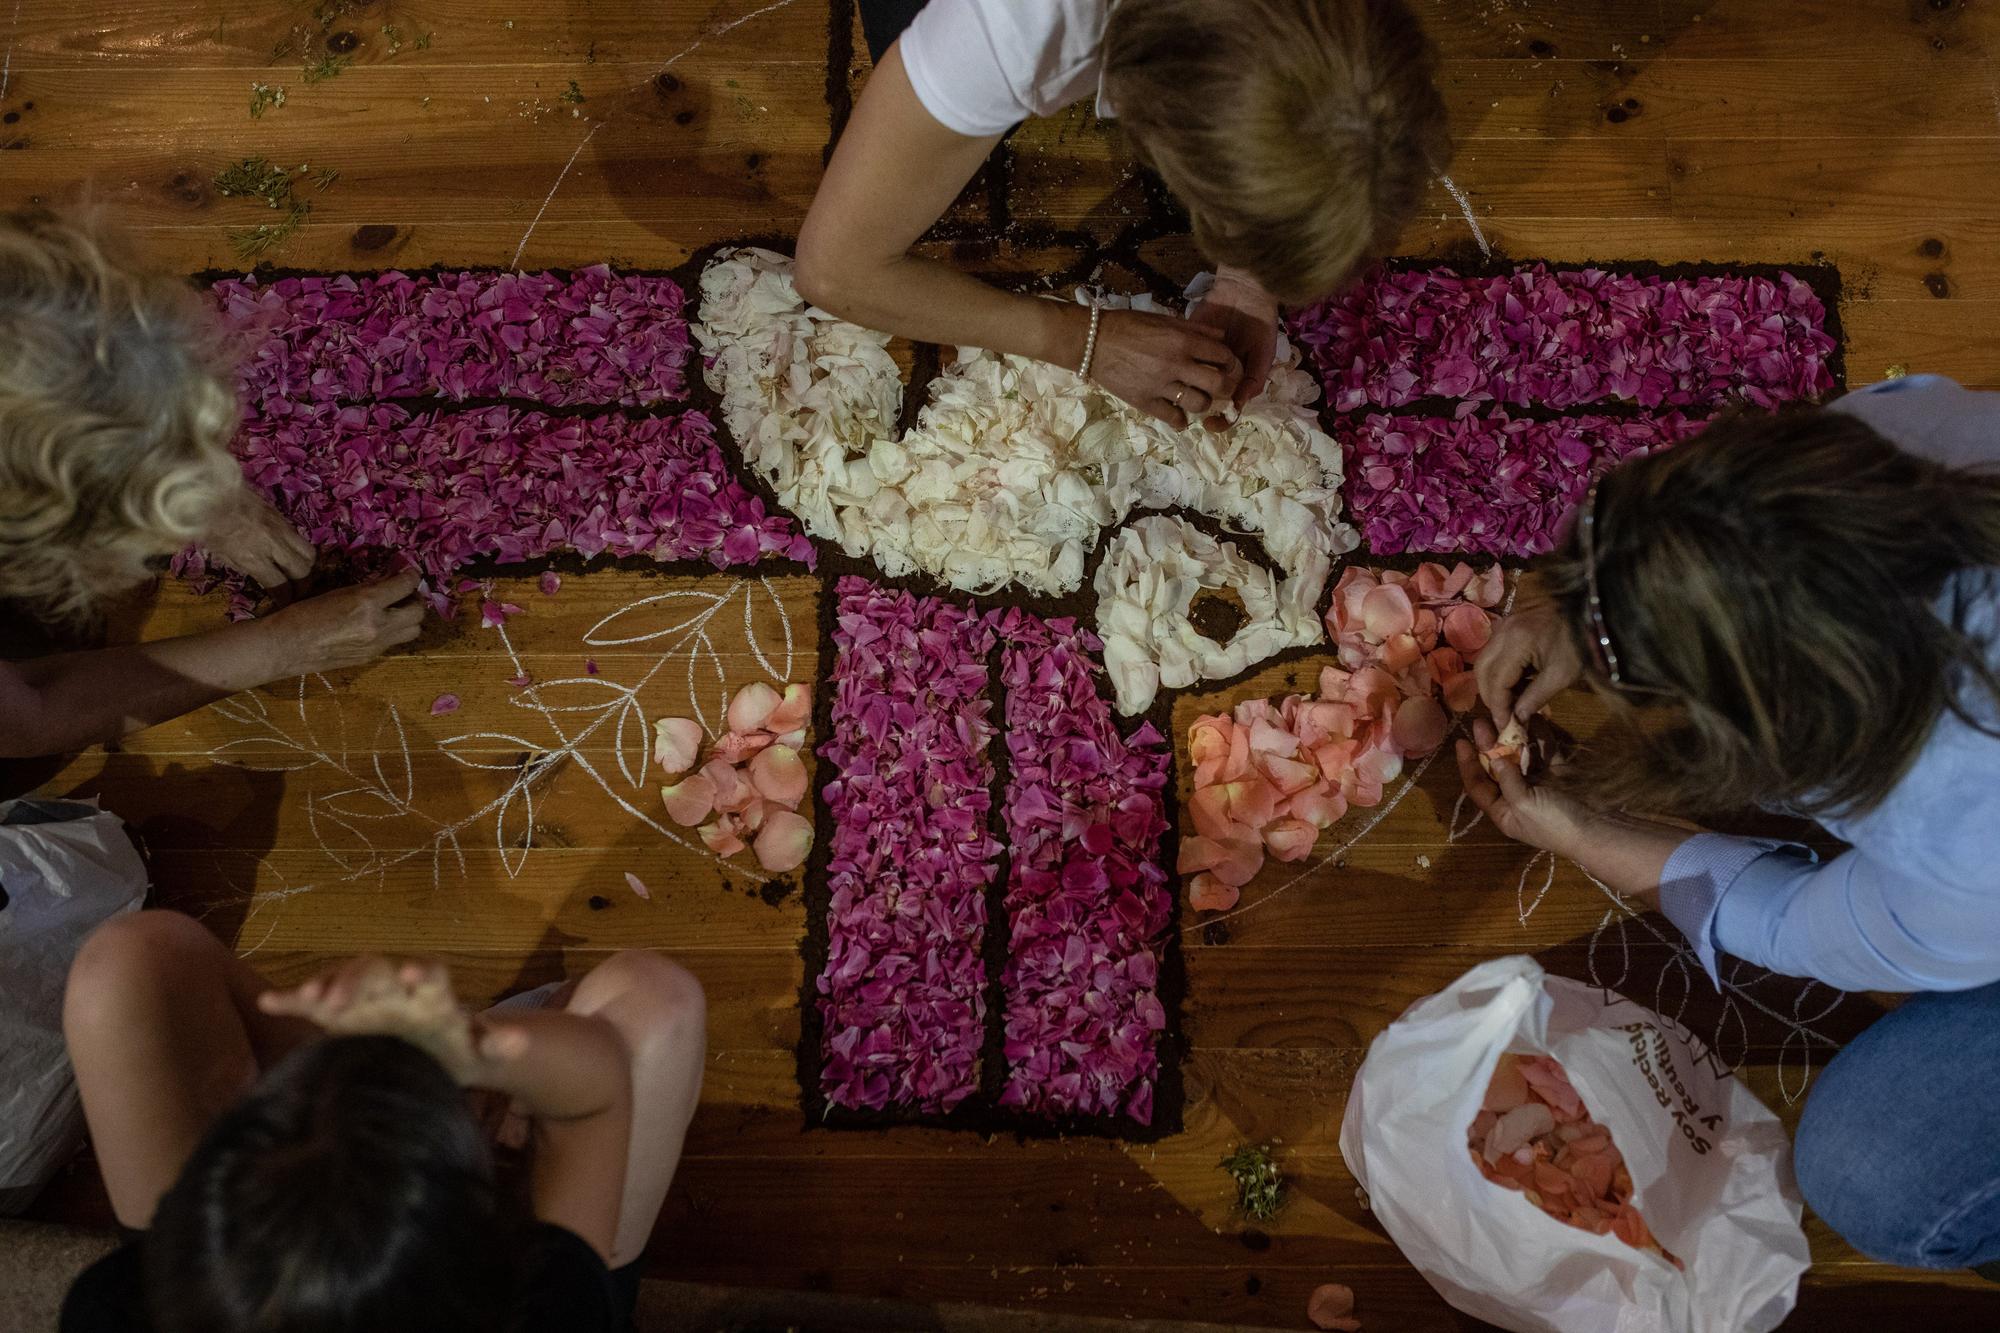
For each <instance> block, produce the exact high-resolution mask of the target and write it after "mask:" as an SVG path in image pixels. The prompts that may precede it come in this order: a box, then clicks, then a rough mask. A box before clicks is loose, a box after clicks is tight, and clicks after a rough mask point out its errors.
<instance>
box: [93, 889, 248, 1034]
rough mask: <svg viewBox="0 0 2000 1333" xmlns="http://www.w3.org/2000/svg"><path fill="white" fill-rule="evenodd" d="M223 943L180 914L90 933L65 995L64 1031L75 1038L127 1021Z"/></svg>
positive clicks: (134, 917) (133, 917)
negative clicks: (79, 1033) (136, 1009)
mask: <svg viewBox="0 0 2000 1333" xmlns="http://www.w3.org/2000/svg"><path fill="white" fill-rule="evenodd" d="M220 949H221V945H220V943H219V942H218V941H217V940H216V938H215V937H214V936H213V935H211V934H209V933H208V931H207V929H206V928H205V927H203V926H202V925H201V924H200V923H199V922H197V921H196V920H194V919H193V918H192V917H188V916H183V915H182V914H181V913H179V912H164V911H152V912H133V913H130V914H128V915H125V916H116V917H113V918H112V919H111V920H109V921H106V922H105V923H104V924H103V925H100V926H99V927H97V929H95V930H93V931H91V932H90V934H89V935H88V936H87V937H86V938H85V939H84V941H83V946H82V947H81V948H79V949H78V950H77V953H76V958H75V960H74V961H72V962H71V964H70V969H69V979H68V982H67V983H66V986H65V989H64V992H63V1027H64V1028H65V1029H66V1030H68V1031H70V1032H72V1033H74V1032H76V1031H78V1030H80V1029H87V1028H90V1027H93V1026H95V1025H98V1024H101V1023H119V1022H122V1021H124V1020H125V1018H126V1017H127V1016H129V1014H130V1013H131V1011H132V1008H133V1006H134V1005H135V1004H150V1001H151V1000H152V998H153V997H155V996H157V995H158V993H159V991H160V989H161V988H162V986H163V985H164V984H170V983H171V982H172V980H173V979H174V978H175V977H176V976H177V975H184V974H185V971H186V968H187V964H188V963H189V962H190V961H191V960H194V959H198V958H199V957H200V955H201V953H202V952H204V951H219V950H220Z"/></svg>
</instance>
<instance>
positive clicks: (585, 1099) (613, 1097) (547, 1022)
mask: <svg viewBox="0 0 2000 1333" xmlns="http://www.w3.org/2000/svg"><path fill="white" fill-rule="evenodd" d="M505 1026H507V1027H510V1028H519V1029H521V1030H522V1031H524V1032H525V1033H526V1034H527V1037H528V1041H527V1043H526V1048H525V1049H524V1050H523V1051H522V1053H521V1054H520V1055H519V1056H516V1057H514V1058H512V1059H509V1060H507V1061H506V1062H505V1063H504V1064H502V1065H500V1066H498V1067H497V1069H496V1070H495V1071H494V1072H493V1073H492V1074H491V1075H490V1076H489V1077H486V1078H482V1079H481V1080H480V1082H479V1086H481V1087H487V1088H491V1089H493V1090H494V1091H495V1092H502V1093H505V1094H506V1095H508V1096H509V1097H512V1098H514V1099H515V1100H516V1101H518V1102H520V1103H521V1105H522V1107H523V1108H524V1109H525V1110H526V1111H527V1113H528V1114H529V1116H531V1117H533V1118H534V1119H536V1120H538V1121H540V1120H547V1121H552V1122H561V1121H577V1120H583V1119H588V1118H590V1117H592V1116H597V1115H602V1114H605V1113H607V1112H616V1111H617V1110H618V1109H619V1108H620V1107H624V1108H626V1109H627V1110H629V1107H630V1103H631V1096H632V1091H631V1060H630V1057H629V1056H628V1055H627V1054H626V1051H625V1045H624V1043H623V1042H621V1041H620V1040H619V1038H618V1034H617V1032H616V1031H614V1030H613V1028H612V1027H611V1025H610V1024H609V1023H607V1022H605V1021H604V1020H602V1019H600V1018H592V1017H587V1016H585V1015H582V1014H573V1013H568V1012H564V1011H551V1012H543V1013H525V1014H519V1015H516V1014H509V1015H507V1016H506V1018H505Z"/></svg>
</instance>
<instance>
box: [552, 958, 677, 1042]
mask: <svg viewBox="0 0 2000 1333" xmlns="http://www.w3.org/2000/svg"><path fill="white" fill-rule="evenodd" d="M572 1007H573V1008H576V1009H579V1010H584V1011H587V1012H593V1013H599V1014H602V1015H603V1016H604V1018H606V1019H607V1020H609V1021H610V1022H611V1024H612V1025H613V1026H614V1027H616V1028H617V1029H618V1031H619V1035H621V1036H622V1037H623V1038H624V1039H625V1042H626V1044H627V1045H628V1046H630V1047H631V1048H632V1050H633V1053H634V1055H635V1056H641V1057H643V1056H644V1055H646V1054H647V1053H648V1052H651V1051H656V1050H663V1049H677V1050H678V1049H686V1048H688V1047H690V1046H692V1047H693V1048H694V1049H695V1050H697V1051H699V1050H701V1049H702V1047H703V1046H704V1045H705V1044H706V1042H707V1039H708V999H707V997H706V996H705V995H703V993H702V989H701V982H700V981H698V980H696V979H695V975H694V973H692V972H690V971H688V970H687V969H686V968H684V967H682V966H681V965H680V964H679V963H676V962H674V961H673V960H672V959H671V958H667V957H666V956H664V955H662V954H658V953H655V952H653V951H652V950H650V949H626V950H624V951H623V952H620V953H616V954H613V955H612V956H611V957H610V958H608V959H606V960H605V961H604V962H603V963H601V964H599V965H598V966H597V967H596V968H594V969H593V970H592V971H591V973H590V975H589V976H587V977H585V978H584V979H583V981H582V982H581V983H580V984H579V985H578V986H577V992H576V999H575V1000H574V1001H573V1003H572Z"/></svg>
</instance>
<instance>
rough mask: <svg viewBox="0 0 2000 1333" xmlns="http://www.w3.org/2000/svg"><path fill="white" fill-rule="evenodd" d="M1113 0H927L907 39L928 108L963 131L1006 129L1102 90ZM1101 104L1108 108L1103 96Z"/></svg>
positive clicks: (981, 133)
mask: <svg viewBox="0 0 2000 1333" xmlns="http://www.w3.org/2000/svg"><path fill="white" fill-rule="evenodd" d="M1114 3H1116V0H930V3H929V4H927V5H925V6H924V8H923V11H922V12H921V13H919V14H918V15H917V17H916V19H915V20H914V21H912V22H911V24H910V26H909V27H908V28H907V29H905V30H904V32H903V35H902V37H901V39H900V45H901V47H902V52H903V68H904V69H905V70H906V71H908V73H909V76H910V84H911V86H912V87H913V88H915V89H916V93H917V98H918V100H919V101H921V102H922V103H923V104H924V109H925V110H927V111H929V112H930V113H931V114H932V115H933V116H935V117H937V120H938V123H939V124H941V125H943V126H944V127H945V128H946V129H948V130H951V131H952V132H954V133H956V134H963V135H965V136H967V137H968V138H974V139H983V138H986V137H987V136H989V135H995V134H1004V133H1006V132H1007V131H1008V130H1009V129H1012V128H1013V127H1014V126H1015V125H1018V124H1020V123H1021V122H1022V121H1024V120H1026V119H1028V118H1029V117H1031V116H1049V115H1054V114H1055V113H1056V112H1058V111H1060V110H1062V109H1063V108H1064V107H1066V106H1068V105H1069V104H1070V103H1071V102H1074V101H1077V100H1078V99H1079V98H1083V97H1088V96H1091V95H1092V94H1096V93H1098V92H1099V88H1098V81H1099V77H1100V75H1101V74H1102V71H1103V68H1104V21H1105V18H1106V16H1107V15H1109V14H1110V12H1111V7H1112V5H1113V4H1114ZM1098 112H1099V114H1104V115H1108V114H1109V111H1108V109H1107V108H1106V107H1105V106H1104V105H1103V101H1102V98H1101V96H1100V98H1099V105H1098Z"/></svg>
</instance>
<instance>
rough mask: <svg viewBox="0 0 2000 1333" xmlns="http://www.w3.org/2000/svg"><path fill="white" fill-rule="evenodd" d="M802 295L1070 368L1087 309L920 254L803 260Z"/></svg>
mask: <svg viewBox="0 0 2000 1333" xmlns="http://www.w3.org/2000/svg"><path fill="white" fill-rule="evenodd" d="M800 294H801V295H803V296H804V297H805V298H806V299H807V300H809V301H811V302H813V303H814V304H815V305H818V306H819V307H821V308H822V309H824V310H826V311H827V312H829V313H830V314H834V315H838V316H840V318H842V319H845V320H848V321H850V322H851V323H855V324H860V325H863V326H865V327H867V328H871V329H880V330H882V331H883V332H885V333H893V334H897V335H899V336H901V337H904V338H909V339H911V340H913V341H916V342H928V343H937V344H939V345H941V346H946V347H983V348H986V349H987V350H989V351H994V352H1004V353H1009V354H1011V355H1014V356H1025V357H1032V358H1033V359H1035V360H1037V361H1048V362H1051V363H1053V364H1055V365H1059V366H1064V367H1067V368H1068V369H1070V370H1075V369H1076V368H1077V367H1078V365H1079V364H1080V363H1081V362H1082V360H1083V344H1084V340H1085V338H1086V337H1087V336H1088V333H1089V327H1090V316H1089V312H1088V311H1086V310H1085V309H1084V308H1083V307H1082V306H1079V305H1076V304H1074V303H1072V302H1067V301H1049V300H1043V299H1041V298H1039V297H1033V296H1023V295H1020V294H1018V293H1015V292H1004V291H1001V290H1000V289H999V288H997V287H993V286H989V285H988V284H986V283H984V282H981V281H980V280H979V279H977V278H974V277H972V276H971V275H969V274H966V273H961V272H960V271H959V270H957V269H955V268H953V267H951V266H950V265H949V264H945V263H941V262H939V261H937V260H934V259H925V258H923V257H921V256H918V255H913V254H905V255H899V256H895V257H893V258H888V259H863V258H855V257H845V256H843V257H835V258H826V259H821V260H819V261H818V263H817V264H816V265H806V264H803V263H802V268H801V275H800Z"/></svg>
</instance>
